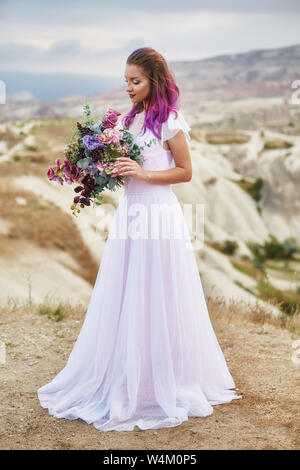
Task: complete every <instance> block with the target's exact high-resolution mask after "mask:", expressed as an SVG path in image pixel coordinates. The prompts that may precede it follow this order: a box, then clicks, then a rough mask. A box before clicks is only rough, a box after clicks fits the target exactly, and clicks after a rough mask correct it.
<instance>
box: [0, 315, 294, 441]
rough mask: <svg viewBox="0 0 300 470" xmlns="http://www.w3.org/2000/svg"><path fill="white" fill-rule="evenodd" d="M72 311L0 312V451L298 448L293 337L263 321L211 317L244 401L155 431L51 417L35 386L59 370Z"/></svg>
mask: <svg viewBox="0 0 300 470" xmlns="http://www.w3.org/2000/svg"><path fill="white" fill-rule="evenodd" d="M76 315H77V317H76ZM76 315H72V317H71V316H70V317H67V318H66V319H64V320H62V321H60V322H54V321H52V320H50V319H47V317H45V316H42V315H39V314H38V313H24V312H11V313H9V314H7V313H6V314H4V313H2V314H1V315H0V340H1V341H2V342H3V343H5V344H6V361H5V363H4V364H0V373H1V391H0V403H1V405H0V406H1V423H0V449H150V450H151V449H299V447H300V445H299V444H300V441H299V434H300V433H299V431H300V423H299V420H300V417H299V395H300V394H299V389H300V387H299V383H300V365H298V366H297V365H296V364H295V363H294V362H293V361H292V360H291V356H292V353H293V348H292V343H293V341H294V340H295V338H293V337H292V335H291V333H289V332H288V331H286V330H281V329H279V328H277V327H274V326H273V325H268V324H265V325H263V326H257V325H255V324H251V323H241V324H239V323H231V324H229V323H226V322H224V321H220V320H218V321H217V322H215V321H214V322H213V325H214V329H215V332H216V335H217V337H218V340H219V342H220V345H221V348H222V350H223V352H224V355H225V358H226V360H227V364H228V367H229V370H230V371H231V373H232V376H233V378H234V380H235V384H236V386H237V387H238V388H239V389H240V392H241V393H242V394H243V399H241V400H233V402H231V403H228V404H223V405H217V406H214V413H213V414H212V415H211V416H209V417H207V418H189V420H188V421H186V422H184V423H183V424H182V425H181V426H177V427H174V428H167V429H161V430H159V429H158V430H147V431H141V430H137V431H130V432H117V431H109V432H101V431H98V430H97V429H96V428H94V426H93V425H88V424H87V423H85V422H84V421H82V420H80V419H78V420H75V421H69V420H66V419H57V418H54V417H52V416H50V415H49V414H48V412H47V410H45V409H43V408H42V407H41V406H40V404H39V401H38V398H37V393H36V391H37V389H38V388H39V387H41V386H42V385H44V384H46V383H48V382H49V381H50V380H51V379H52V378H53V377H54V376H55V375H56V373H58V372H59V371H60V370H61V369H62V368H63V367H64V365H65V363H66V361H67V358H68V356H69V354H70V352H71V350H72V347H73V344H74V342H75V340H76V338H77V336H78V333H79V331H80V327H81V324H82V320H83V314H82V312H81V313H80V314H79V313H77V314H76ZM297 436H298V437H297Z"/></svg>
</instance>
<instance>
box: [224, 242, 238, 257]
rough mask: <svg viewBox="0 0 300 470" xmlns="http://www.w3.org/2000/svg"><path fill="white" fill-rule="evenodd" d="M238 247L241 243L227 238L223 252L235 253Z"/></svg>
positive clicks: (227, 253)
mask: <svg viewBox="0 0 300 470" xmlns="http://www.w3.org/2000/svg"><path fill="white" fill-rule="evenodd" d="M238 247H239V245H238V243H237V242H236V241H234V240H225V241H224V243H223V247H222V251H223V253H226V255H234V253H235V252H236V250H237V249H238Z"/></svg>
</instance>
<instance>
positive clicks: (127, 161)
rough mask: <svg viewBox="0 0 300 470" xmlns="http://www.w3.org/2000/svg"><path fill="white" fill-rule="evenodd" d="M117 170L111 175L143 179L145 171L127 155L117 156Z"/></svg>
mask: <svg viewBox="0 0 300 470" xmlns="http://www.w3.org/2000/svg"><path fill="white" fill-rule="evenodd" d="M116 162H118V163H117V164H116V168H118V171H116V172H115V173H113V175H112V176H135V177H136V178H138V179H145V177H146V171H145V170H144V168H142V167H141V165H139V164H138V163H137V162H136V161H134V160H132V159H131V158H129V157H119V158H117V159H116Z"/></svg>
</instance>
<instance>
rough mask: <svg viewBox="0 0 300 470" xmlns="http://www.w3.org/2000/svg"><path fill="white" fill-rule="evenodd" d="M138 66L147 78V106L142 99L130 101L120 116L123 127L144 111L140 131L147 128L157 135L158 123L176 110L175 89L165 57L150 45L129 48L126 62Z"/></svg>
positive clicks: (177, 103) (158, 132) (144, 130)
mask: <svg viewBox="0 0 300 470" xmlns="http://www.w3.org/2000/svg"><path fill="white" fill-rule="evenodd" d="M126 63H127V64H134V65H137V66H139V67H141V69H142V72H143V73H144V75H145V76H146V77H147V78H148V79H149V80H150V92H149V96H148V97H147V106H146V109H144V104H143V102H142V101H141V102H139V103H134V104H133V106H132V108H131V109H130V111H128V112H127V113H126V114H125V116H124V117H123V118H122V124H123V125H124V126H130V124H131V123H132V121H133V119H134V117H135V115H136V114H137V113H140V112H142V111H145V119H144V124H143V128H142V129H143V134H142V135H144V134H145V132H146V129H150V130H151V131H152V132H153V134H154V135H155V136H156V137H157V138H158V139H160V138H161V124H162V123H163V122H165V121H166V120H167V119H168V117H169V114H170V112H171V111H174V112H175V115H176V117H177V110H178V109H179V105H180V104H179V100H180V97H179V88H178V86H177V85H176V83H175V79H174V77H173V74H172V72H171V70H170V69H169V67H168V65H167V62H166V60H165V59H164V58H163V56H162V55H161V54H159V52H157V51H155V50H154V49H152V48H151V47H141V48H139V49H136V50H135V51H133V52H132V53H131V54H130V55H129V57H128V58H127V61H126Z"/></svg>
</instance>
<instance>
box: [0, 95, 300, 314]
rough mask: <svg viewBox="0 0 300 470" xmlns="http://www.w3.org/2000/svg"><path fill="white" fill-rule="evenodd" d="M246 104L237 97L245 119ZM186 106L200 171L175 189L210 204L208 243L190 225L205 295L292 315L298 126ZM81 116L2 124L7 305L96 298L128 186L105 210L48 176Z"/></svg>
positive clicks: (298, 297)
mask: <svg viewBox="0 0 300 470" xmlns="http://www.w3.org/2000/svg"><path fill="white" fill-rule="evenodd" d="M244 104H245V103H244ZM238 105H239V103H238V102H235V103H233V104H232V106H231V109H229V105H228V107H227V112H228V113H234V110H236V113H235V116H236V119H237V118H238V117H239V112H238V111H237V109H238ZM271 106H275V107H280V104H278V103H277V104H275V105H274V103H273V105H272V104H271V103H270V102H269V100H266V103H265V108H263V103H261V109H267V110H270V108H271ZM281 106H282V108H283V110H284V109H285V104H284V103H282V105H281ZM244 111H245V110H244ZM289 111H290V112H291V109H290V110H289ZM256 113H257V108H254V111H253V112H252V108H251V105H249V107H248V119H249V120H251V119H252V122H254V121H255V115H256ZM184 115H185V117H186V119H187V120H188V122H191V125H192V131H191V136H192V141H191V143H190V151H191V156H192V163H193V178H192V181H191V182H190V183H189V184H177V185H173V189H174V192H175V193H176V194H177V197H178V199H179V201H180V202H181V203H182V208H183V210H184V204H185V203H192V204H193V205H194V207H196V204H200V205H201V204H202V205H204V216H205V244H204V246H203V245H202V244H201V239H200V240H199V236H198V235H197V233H196V232H195V227H190V233H191V235H192V236H193V237H194V241H193V244H194V249H195V255H196V257H197V262H198V266H199V271H200V274H201V278H202V282H203V286H204V290H205V293H206V294H207V295H208V296H213V297H214V298H217V297H224V298H225V299H228V300H230V299H237V300H240V299H242V300H243V301H246V302H250V303H251V304H257V303H260V304H261V305H263V306H264V308H265V309H266V310H270V311H271V312H272V313H273V315H277V316H278V315H281V314H282V313H284V314H286V315H290V314H293V312H294V311H295V310H296V309H297V308H299V305H300V252H299V245H300V219H299V217H300V216H299V189H298V188H299V178H300V159H299V151H300V150H299V149H300V136H299V135H297V133H296V132H291V133H287V134H286V133H283V132H279V131H277V132H275V131H274V130H273V127H272V125H271V126H270V127H269V126H268V122H267V121H266V122H265V125H264V127H263V128H260V129H258V130H247V129H243V128H237V127H236V128H232V129H229V128H225V127H224V128H223V129H222V130H221V129H220V126H219V125H217V124H216V125H215V126H214V127H213V126H212V124H211V125H207V124H206V125H205V124H204V122H205V120H208V119H211V116H212V114H211V110H210V108H207V109H206V110H203V112H202V122H197V121H195V119H196V118H195V116H194V118H192V113H191V114H190V113H189V110H188V109H187V110H186V111H185V110H184ZM251 116H252V117H251ZM291 122H293V121H291ZM73 123H74V119H68V118H65V119H63V118H60V119H38V120H26V121H11V122H8V123H2V124H1V125H0V169H1V172H0V198H1V207H2V211H1V216H0V242H1V243H0V252H1V257H0V263H1V272H2V273H5V274H4V275H2V276H1V278H0V293H1V294H0V295H1V297H0V302H1V304H3V303H5V302H10V303H12V304H13V303H17V302H18V301H24V300H26V299H27V300H30V301H31V300H33V301H35V302H42V301H44V299H45V298H52V297H55V298H58V299H63V300H65V301H70V302H71V303H74V304H78V302H81V303H83V304H86V302H87V301H88V299H89V298H90V295H91V291H92V288H93V284H94V281H95V278H96V274H97V270H98V266H99V263H100V260H101V253H102V250H103V247H104V245H105V241H106V237H107V231H108V229H109V226H110V223H111V221H112V217H113V215H114V211H115V209H116V207H117V205H118V201H119V198H120V197H121V195H122V189H121V190H119V191H118V192H115V193H109V194H107V196H106V199H105V203H106V204H105V206H103V207H102V208H92V207H86V208H85V209H84V210H83V211H82V213H81V214H80V217H79V218H78V219H75V217H74V216H72V215H71V210H70V203H71V201H72V198H73V194H74V193H73V188H72V187H70V186H68V185H64V186H60V185H58V184H56V183H54V182H52V183H50V182H48V180H47V178H46V177H45V172H46V170H47V168H48V165H49V164H50V163H51V162H54V160H55V158H57V157H59V156H60V157H61V156H62V155H63V150H64V148H65V145H66V142H67V140H68V137H69V136H71V135H72V133H73V131H74V128H73V129H72V125H73ZM288 127H289V128H290V129H292V130H293V129H294V126H288ZM200 238H201V237H200ZM199 242H200V245H199ZM270 302H271V303H276V304H277V307H275V306H274V307H273V306H272V305H271V304H270ZM278 303H281V310H279V308H278Z"/></svg>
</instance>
